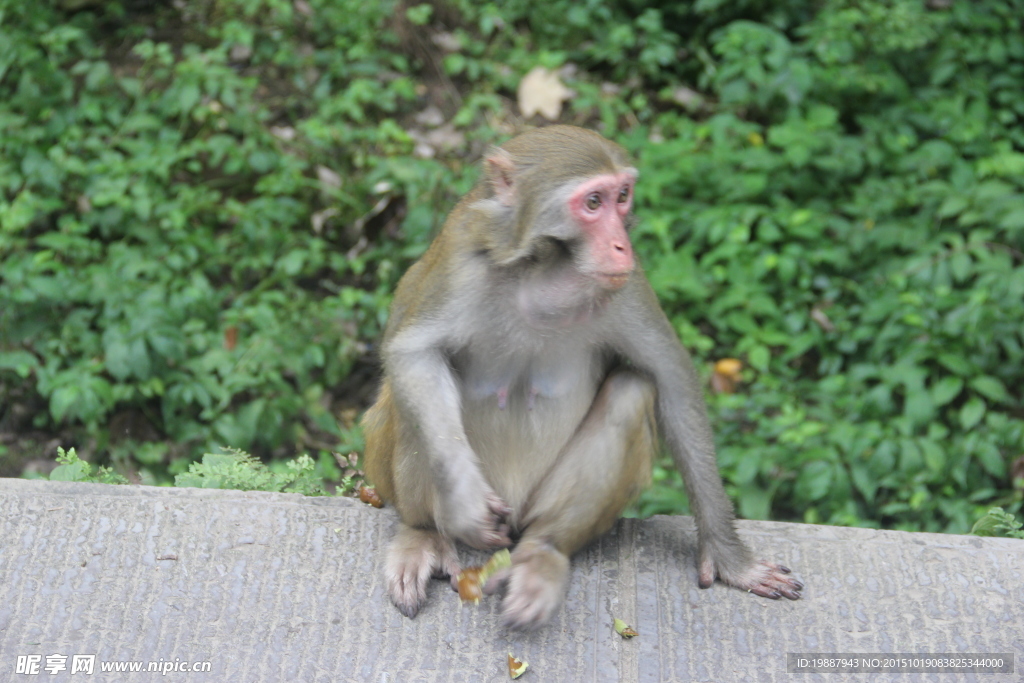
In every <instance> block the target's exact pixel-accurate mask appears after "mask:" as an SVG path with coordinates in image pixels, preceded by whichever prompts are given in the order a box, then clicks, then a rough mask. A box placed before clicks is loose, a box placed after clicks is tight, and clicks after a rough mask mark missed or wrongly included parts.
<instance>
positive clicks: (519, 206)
mask: <svg viewBox="0 0 1024 683" xmlns="http://www.w3.org/2000/svg"><path fill="white" fill-rule="evenodd" d="M636 178H637V171H636V169H635V168H633V167H632V166H631V165H630V164H629V161H628V158H627V156H626V152H625V150H623V149H622V148H621V147H619V146H618V145H616V144H615V143H613V142H610V141H608V140H606V139H604V138H603V137H601V136H600V135H598V134H597V133H594V132H591V131H588V130H585V129H583V128H575V127H572V126H550V127H547V128H540V129H538V130H533V131H530V132H528V133H524V134H522V135H520V136H518V137H516V138H513V139H512V140H510V141H508V142H507V143H505V144H504V145H502V146H501V147H499V148H497V149H495V150H493V151H492V152H491V153H490V154H489V155H488V156H487V157H486V158H485V160H484V179H483V181H482V186H483V187H482V188H481V192H482V193H483V195H484V197H485V199H484V200H483V201H481V202H478V203H477V206H478V207H479V208H481V209H484V210H485V211H486V213H487V214H488V216H487V221H486V223H487V228H486V229H485V230H484V234H483V235H481V237H483V238H484V239H485V240H486V242H487V248H488V251H489V252H490V253H491V254H492V255H493V257H494V259H495V260H496V261H497V262H498V263H500V264H502V265H511V264H514V263H516V262H517V261H521V260H524V259H538V258H540V259H559V258H560V259H563V260H564V259H566V258H568V259H569V260H570V261H571V263H572V266H573V268H574V269H575V271H576V272H577V273H579V274H580V275H583V276H585V277H587V278H590V279H591V280H592V281H593V282H594V283H595V284H596V285H597V286H599V287H600V288H601V289H603V290H605V291H615V290H617V289H621V288H622V287H623V286H624V285H625V284H626V282H627V281H628V280H629V276H630V274H631V273H632V272H633V270H634V267H635V261H634V258H633V247H632V245H631V244H630V242H629V236H628V234H627V229H628V227H629V226H630V224H631V222H632V221H631V218H632V217H631V214H630V210H631V208H632V206H633V185H634V184H635V182H636Z"/></svg>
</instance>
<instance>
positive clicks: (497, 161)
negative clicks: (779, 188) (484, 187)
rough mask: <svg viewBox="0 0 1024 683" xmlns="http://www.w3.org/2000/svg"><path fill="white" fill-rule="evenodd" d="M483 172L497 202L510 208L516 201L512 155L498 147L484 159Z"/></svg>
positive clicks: (514, 167)
mask: <svg viewBox="0 0 1024 683" xmlns="http://www.w3.org/2000/svg"><path fill="white" fill-rule="evenodd" d="M484 172H485V173H486V174H487V180H488V181H489V182H490V184H491V190H493V191H494V196H495V197H497V199H498V201H499V202H501V203H502V204H504V205H505V206H512V205H513V204H515V201H516V184H515V172H516V165H515V162H514V161H512V155H510V154H509V153H508V152H506V151H505V150H503V149H501V148H500V147H496V148H494V149H492V150H491V153H490V154H488V155H487V156H486V157H485V158H484Z"/></svg>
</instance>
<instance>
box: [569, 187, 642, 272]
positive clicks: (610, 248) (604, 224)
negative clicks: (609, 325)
mask: <svg viewBox="0 0 1024 683" xmlns="http://www.w3.org/2000/svg"><path fill="white" fill-rule="evenodd" d="M634 183H636V175H635V173H631V172H628V171H623V172H621V173H606V174H604V175H599V176H597V177H595V178H590V179H589V180H585V181H583V182H582V183H580V184H579V185H578V186H577V187H576V189H575V190H574V191H573V193H572V194H571V195H570V196H569V212H570V213H571V214H572V217H573V218H574V219H575V220H576V222H577V223H578V224H579V226H580V228H581V229H582V230H583V233H584V234H585V235H586V236H587V238H588V239H587V244H588V249H589V254H588V256H589V261H590V262H591V263H592V264H593V268H594V272H593V275H594V277H595V278H596V279H597V280H598V282H599V283H600V284H601V286H602V287H604V288H605V289H609V290H616V289H621V288H622V287H623V285H625V284H626V282H627V281H628V280H629V276H630V274H631V273H632V272H633V267H634V265H635V264H634V260H633V246H632V245H631V244H630V243H629V236H628V235H627V234H626V215H627V214H628V213H629V209H630V207H632V206H633V185H634Z"/></svg>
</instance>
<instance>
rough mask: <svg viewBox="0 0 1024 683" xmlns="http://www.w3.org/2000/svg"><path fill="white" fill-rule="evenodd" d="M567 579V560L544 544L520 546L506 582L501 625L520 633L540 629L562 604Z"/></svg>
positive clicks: (514, 554)
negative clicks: (517, 630)
mask: <svg viewBox="0 0 1024 683" xmlns="http://www.w3.org/2000/svg"><path fill="white" fill-rule="evenodd" d="M568 579H569V558H568V557H566V556H565V555H563V554H562V553H560V552H558V551H557V550H555V549H554V548H553V547H551V546H550V545H548V544H547V543H537V542H536V541H535V542H532V543H530V542H526V543H523V544H520V546H519V548H517V549H516V552H514V553H513V554H512V568H511V569H510V570H509V574H508V580H507V582H505V585H506V586H507V590H506V592H505V599H504V600H503V601H502V603H501V608H502V609H501V620H502V623H503V624H504V625H505V626H507V627H509V628H514V629H521V630H530V629H535V628H538V627H540V626H543V625H544V624H546V623H547V622H548V621H549V620H550V619H551V615H552V614H554V612H555V610H556V609H558V607H559V605H561V604H562V599H563V598H564V597H565V587H566V584H567V583H568ZM488 588H491V587H490V586H488Z"/></svg>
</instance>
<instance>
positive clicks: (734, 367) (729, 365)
mask: <svg viewBox="0 0 1024 683" xmlns="http://www.w3.org/2000/svg"><path fill="white" fill-rule="evenodd" d="M742 369H743V361H741V360H738V359H736V358H723V359H722V360H720V361H718V362H717V363H715V371H714V373H712V375H711V389H712V390H713V391H714V392H715V393H716V394H732V393H735V391H736V385H737V384H739V382H740V381H741V380H740V371H741V370H742Z"/></svg>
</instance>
